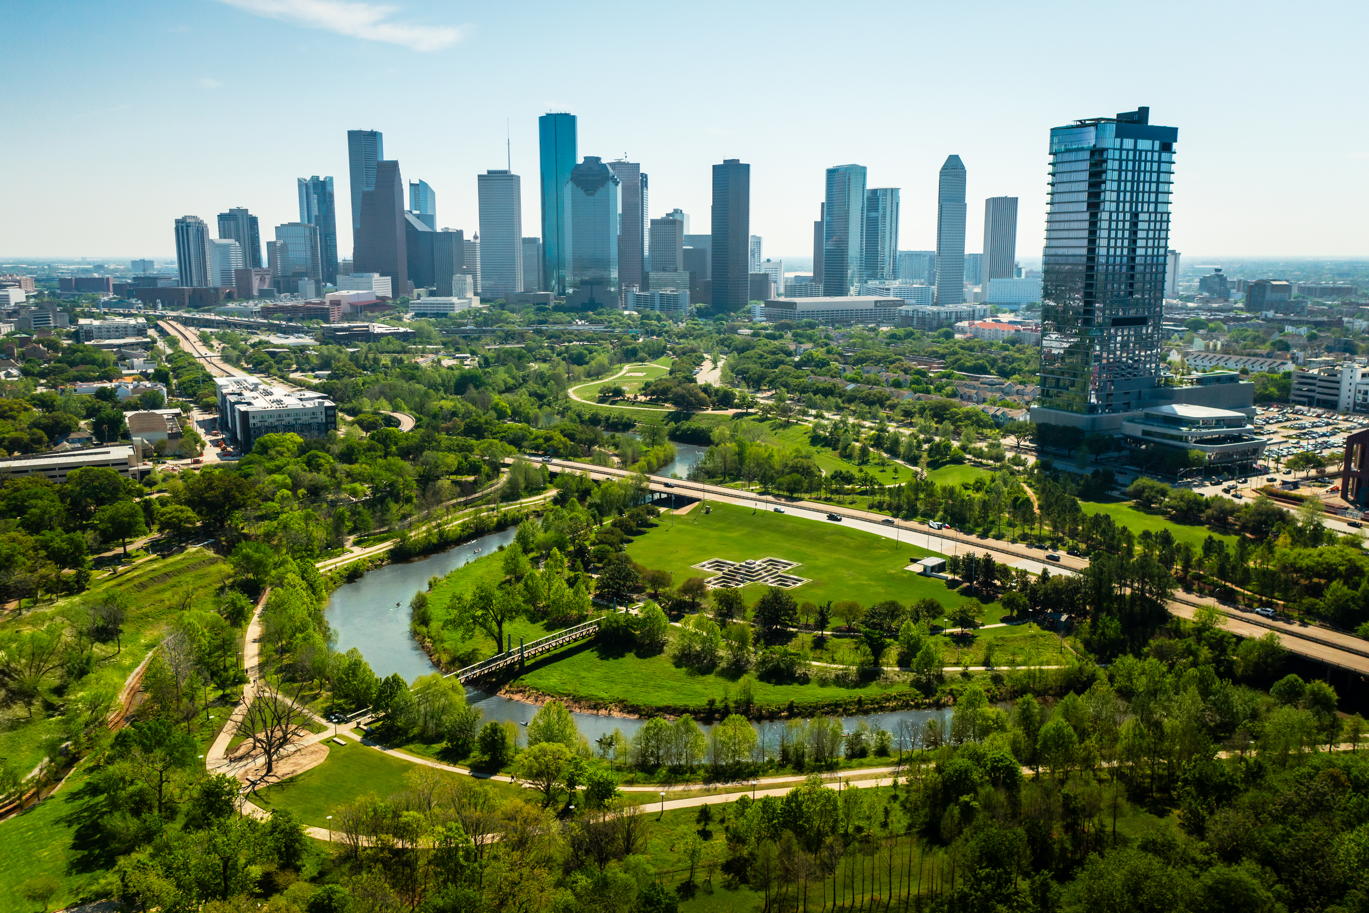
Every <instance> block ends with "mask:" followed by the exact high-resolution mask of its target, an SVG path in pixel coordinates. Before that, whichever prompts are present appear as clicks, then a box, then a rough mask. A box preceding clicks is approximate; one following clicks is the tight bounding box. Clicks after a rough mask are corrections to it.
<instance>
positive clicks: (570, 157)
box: [537, 114, 579, 293]
mask: <svg viewBox="0 0 1369 913" xmlns="http://www.w3.org/2000/svg"><path fill="white" fill-rule="evenodd" d="M537 133H538V153H539V157H540V159H541V169H542V173H541V185H542V187H541V189H542V281H543V283H544V284H545V285H546V286H547V288H548V289H550V290H551V291H553V292H558V293H564V292H565V290H566V277H565V272H566V252H565V233H566V232H565V226H564V224H563V220H564V219H565V217H566V184H567V182H568V181H569V180H570V173H571V171H573V170H574V169H575V163H576V161H577V160H578V157H579V154H578V152H577V151H576V142H575V115H574V114H543V115H542V116H541V117H539V118H538V119H537Z"/></svg>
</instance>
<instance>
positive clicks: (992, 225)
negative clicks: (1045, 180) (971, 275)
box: [979, 197, 1017, 292]
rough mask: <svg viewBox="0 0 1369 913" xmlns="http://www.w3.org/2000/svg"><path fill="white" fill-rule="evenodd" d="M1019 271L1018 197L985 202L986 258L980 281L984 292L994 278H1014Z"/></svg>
mask: <svg viewBox="0 0 1369 913" xmlns="http://www.w3.org/2000/svg"><path fill="white" fill-rule="evenodd" d="M1016 268H1017V197H989V198H988V199H987V200H985V201H984V259H983V261H982V262H981V264H980V269H979V273H980V275H979V282H980V284H981V285H982V286H983V287H984V291H985V292H987V291H988V290H989V283H990V282H992V281H993V280H995V279H1011V278H1013V275H1014V273H1015V271H1016Z"/></svg>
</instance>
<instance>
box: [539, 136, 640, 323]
mask: <svg viewBox="0 0 1369 913" xmlns="http://www.w3.org/2000/svg"><path fill="white" fill-rule="evenodd" d="M618 192H619V184H618V177H617V175H615V174H614V173H613V170H612V169H611V168H609V167H608V165H605V164H604V161H603V159H601V158H599V157H598V156H597V155H587V156H585V160H584V161H583V162H581V163H580V164H578V165H576V166H575V167H574V168H573V169H571V172H570V180H569V181H567V182H566V190H565V194H564V197H565V214H564V215H563V217H562V220H561V224H562V225H563V226H564V234H563V236H562V237H563V239H564V241H565V245H566V256H565V261H566V267H565V283H566V289H567V291H569V290H572V289H590V292H589V294H590V295H591V296H595V295H597V294H602V293H605V292H609V291H616V290H617V288H618V226H619V224H620V223H619V220H620V219H621V218H622V207H621V204H620V202H619V196H618ZM544 243H545V242H544ZM591 287H592V288H591Z"/></svg>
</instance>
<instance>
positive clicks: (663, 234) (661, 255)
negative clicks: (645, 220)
mask: <svg viewBox="0 0 1369 913" xmlns="http://www.w3.org/2000/svg"><path fill="white" fill-rule="evenodd" d="M676 211H677V212H678V211H679V210H676ZM684 236H685V231H684V221H683V220H682V219H676V218H673V217H671V216H666V217H665V218H662V219H652V220H651V237H650V242H649V243H648V245H647V248H648V249H649V250H650V251H651V271H652V272H653V273H669V272H675V271H678V270H682V269H684Z"/></svg>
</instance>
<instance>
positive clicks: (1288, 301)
mask: <svg viewBox="0 0 1369 913" xmlns="http://www.w3.org/2000/svg"><path fill="white" fill-rule="evenodd" d="M1245 309H1246V310H1247V311H1254V312H1255V313H1258V314H1263V313H1266V312H1273V313H1275V314H1285V313H1288V312H1290V311H1291V310H1292V309H1293V283H1291V282H1287V281H1285V280H1283V279H1256V280H1255V281H1254V282H1252V283H1250V285H1249V286H1248V287H1247V288H1246V290H1245Z"/></svg>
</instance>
